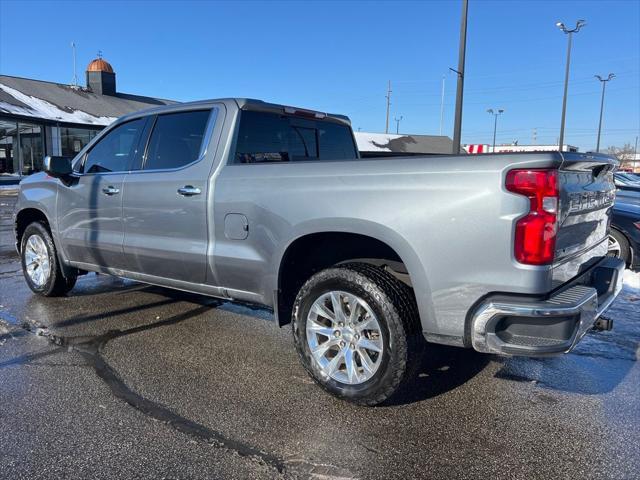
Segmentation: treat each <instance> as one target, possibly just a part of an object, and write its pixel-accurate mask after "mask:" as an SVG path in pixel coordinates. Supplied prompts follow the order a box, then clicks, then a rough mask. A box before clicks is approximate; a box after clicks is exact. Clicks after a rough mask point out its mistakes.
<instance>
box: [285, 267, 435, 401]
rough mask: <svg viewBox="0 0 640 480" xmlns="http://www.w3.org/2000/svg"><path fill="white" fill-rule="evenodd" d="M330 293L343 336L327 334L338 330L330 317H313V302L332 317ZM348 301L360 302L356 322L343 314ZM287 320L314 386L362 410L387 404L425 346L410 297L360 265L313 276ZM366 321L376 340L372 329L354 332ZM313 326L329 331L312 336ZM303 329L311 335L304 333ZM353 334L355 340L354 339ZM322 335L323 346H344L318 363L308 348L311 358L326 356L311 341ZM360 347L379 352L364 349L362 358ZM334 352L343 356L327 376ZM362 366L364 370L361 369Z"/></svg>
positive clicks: (377, 271)
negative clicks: (341, 317) (339, 313)
mask: <svg viewBox="0 0 640 480" xmlns="http://www.w3.org/2000/svg"><path fill="white" fill-rule="evenodd" d="M330 292H333V294H336V293H337V298H339V299H340V305H344V306H343V307H341V308H342V309H343V310H342V312H343V313H344V314H345V316H344V319H345V320H346V321H347V322H348V324H345V325H348V327H345V329H342V330H341V332H343V333H340V332H338V333H336V331H335V330H333V329H334V328H336V329H337V330H340V327H339V323H338V322H337V321H334V320H336V319H335V318H334V319H333V320H332V319H331V318H330V317H331V315H326V316H322V315H318V314H317V313H316V312H318V311H321V309H319V308H318V307H317V305H318V303H317V302H320V303H322V302H325V303H324V304H323V305H328V306H329V307H327V308H329V310H330V311H329V312H328V313H333V315H334V317H335V315H336V314H335V308H334V306H335V305H336V304H334V303H332V302H333V300H334V299H335V298H336V297H334V296H332V293H330ZM354 297H355V298H357V299H358V302H360V301H362V303H358V305H356V306H355V308H354V310H353V311H355V312H356V313H357V314H358V317H357V319H356V320H354V318H356V317H354V315H352V314H350V313H349V312H351V311H352V310H351V308H350V305H351V304H350V303H348V301H349V300H353V298H354ZM354 304H355V302H354ZM312 308H313V311H312ZM324 311H326V310H324ZM292 317H293V318H292V326H293V338H294V343H295V346H296V350H297V352H298V356H299V357H300V361H301V363H302V365H303V367H304V368H305V370H307V372H308V373H309V375H310V376H311V377H312V378H313V379H314V380H315V382H316V383H318V384H319V385H320V386H321V387H322V388H323V389H324V390H326V391H327V392H329V393H331V394H332V395H334V396H336V397H338V398H341V399H344V400H347V401H350V402H352V403H356V404H359V405H368V406H374V405H378V404H381V403H383V402H387V401H389V400H391V399H392V398H393V397H394V396H396V395H399V394H400V393H401V392H402V391H403V390H404V388H405V387H406V386H407V385H409V384H410V383H411V381H412V380H413V378H414V376H415V374H416V372H417V369H418V367H419V365H420V361H421V358H422V351H423V347H424V344H425V340H424V338H423V337H422V333H421V329H420V320H419V315H418V308H417V305H416V302H415V298H414V296H413V292H412V291H411V289H410V288H409V287H408V286H407V285H405V284H404V283H402V282H400V281H399V280H397V279H396V278H395V277H393V276H392V275H390V274H389V273H387V272H386V271H384V270H383V269H381V268H379V267H375V266H372V265H368V264H364V263H348V264H343V265H337V266H335V267H331V268H328V269H326V270H322V271H320V272H318V273H316V274H315V275H313V276H312V277H311V278H310V279H309V280H307V282H306V283H305V284H304V285H303V286H302V288H301V289H300V291H299V292H298V295H297V297H296V300H295V303H294V307H293V314H292ZM347 317H349V318H347ZM371 318H374V320H376V321H377V326H379V332H380V335H377V334H376V332H377V331H378V330H375V329H374V330H366V329H365V330H358V329H357V328H358V327H357V326H361V327H362V326H364V325H365V324H366V325H372V322H371V320H370V319H371ZM322 322H324V323H322ZM319 323H322V325H328V326H329V327H328V328H325V329H322V330H323V331H324V330H329V331H327V332H324V333H316V332H319V331H320V330H313V329H316V328H317V327H318V325H319ZM351 326H356V327H353V328H351ZM307 327H309V328H310V329H312V330H311V331H308V328H307ZM358 331H360V333H361V335H357V334H355V333H354V332H358ZM332 332H333V333H332ZM329 334H331V335H329ZM372 334H373V336H372ZM325 335H326V338H327V340H326V342H329V341H330V340H331V341H338V340H340V339H341V338H344V339H345V341H341V342H340V343H339V344H338V345H334V346H332V347H330V348H329V351H328V353H326V354H325V355H327V356H326V357H321V359H320V360H318V359H317V358H316V357H314V354H313V353H312V347H311V344H313V345H315V347H314V349H315V351H316V355H318V353H317V352H318V351H323V350H327V349H326V348H325V345H328V343H327V344H325V343H315V341H314V337H315V338H321V339H322V338H325V337H324V336H325ZM358 337H360V338H359V339H358ZM380 337H381V338H380ZM356 339H357V340H356ZM363 341H364V342H366V344H367V345H370V344H371V342H373V343H374V345H375V346H376V348H379V346H380V345H382V349H381V350H382V351H381V352H376V351H375V350H368V349H367V348H368V347H364V348H365V350H366V351H364V352H363V350H362V348H361V344H362V343H361V342H363ZM347 342H349V343H348V344H347ZM342 344H345V345H342ZM348 347H349V348H348ZM350 348H351V349H350ZM340 352H346V353H343V354H342V355H343V358H342V359H341V360H339V361H340V362H342V364H341V365H340V367H339V368H340V369H339V370H335V371H333V373H328V372H331V371H332V368H331V365H332V363H334V361H335V360H336V359H337V357H338V356H339V355H340ZM349 352H351V353H349ZM353 352H357V353H353ZM361 352H363V353H361ZM349 356H350V359H351V362H352V363H351V364H352V365H353V367H352V369H351V372H353V375H351V373H350V370H349V368H348V367H347V358H348V357H349ZM364 357H367V359H368V361H365V358H364ZM320 362H325V364H326V365H325V366H324V367H323V366H322V365H321V363H320ZM365 365H366V366H368V368H367V369H365ZM370 365H373V367H374V368H371V367H370ZM333 368H336V367H335V366H334V367H333ZM372 370H373V372H372ZM367 376H369V377H367ZM336 377H338V378H336ZM350 381H351V382H350Z"/></svg>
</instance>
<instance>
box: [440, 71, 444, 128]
mask: <svg viewBox="0 0 640 480" xmlns="http://www.w3.org/2000/svg"><path fill="white" fill-rule="evenodd" d="M443 121H444V75H442V95H441V96H440V136H442V122H443Z"/></svg>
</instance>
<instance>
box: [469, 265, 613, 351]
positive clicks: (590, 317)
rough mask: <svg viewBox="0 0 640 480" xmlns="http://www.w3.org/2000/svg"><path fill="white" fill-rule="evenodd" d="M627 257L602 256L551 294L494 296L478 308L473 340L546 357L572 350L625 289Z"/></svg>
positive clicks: (478, 345) (482, 347)
mask: <svg viewBox="0 0 640 480" xmlns="http://www.w3.org/2000/svg"><path fill="white" fill-rule="evenodd" d="M623 272H624V262H623V261H622V260H620V259H617V258H611V257H607V258H604V259H602V260H601V261H600V262H598V264H596V265H595V266H594V267H593V268H591V269H589V270H588V271H587V272H585V273H583V274H582V275H581V276H579V277H578V278H577V279H575V280H573V281H571V282H569V283H568V284H566V285H564V286H563V287H561V288H560V289H559V290H558V291H556V292H554V293H553V294H552V295H551V296H550V297H549V298H548V299H546V300H539V299H534V298H527V297H514V296H506V295H495V296H492V297H490V298H488V299H486V300H485V301H484V302H483V303H482V304H481V305H480V306H479V307H478V308H477V309H476V310H475V313H474V314H473V317H472V320H471V321H472V323H471V343H472V345H473V348H474V349H475V350H477V351H479V352H486V353H497V354H503V355H527V356H545V355H556V354H560V353H566V352H568V351H570V350H571V349H572V348H573V347H574V346H575V345H576V344H577V343H578V342H579V341H580V339H581V338H582V337H583V336H584V334H585V333H586V332H587V331H588V330H589V329H591V328H592V327H593V325H594V323H595V322H596V320H597V319H598V317H600V315H601V314H602V313H603V312H604V311H605V310H606V309H607V308H608V307H609V305H611V303H612V302H613V301H614V300H615V298H616V297H617V295H618V294H619V293H620V290H622V277H623Z"/></svg>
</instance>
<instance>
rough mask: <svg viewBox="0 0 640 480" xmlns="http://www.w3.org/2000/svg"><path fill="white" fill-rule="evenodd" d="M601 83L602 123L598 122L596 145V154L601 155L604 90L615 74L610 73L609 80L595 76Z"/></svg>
mask: <svg viewBox="0 0 640 480" xmlns="http://www.w3.org/2000/svg"><path fill="white" fill-rule="evenodd" d="M594 77H596V78H597V79H598V80H600V83H602V97H601V98H600V121H599V122H598V141H597V143H596V152H598V153H600V132H602V112H603V110H604V89H605V87H606V86H607V82H609V81H611V80H612V79H613V78H614V77H615V74H614V73H610V74H609V76H608V77H607V78H602V77H601V76H600V75H594Z"/></svg>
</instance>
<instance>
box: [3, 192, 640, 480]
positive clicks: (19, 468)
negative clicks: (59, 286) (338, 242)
mask: <svg viewBox="0 0 640 480" xmlns="http://www.w3.org/2000/svg"><path fill="white" fill-rule="evenodd" d="M14 198H15V197H12V196H8V195H6V191H5V192H4V193H3V191H2V190H0V477H2V478H24V479H27V478H28V479H35V478H47V479H50V478H127V479H129V478H280V477H282V478H309V477H311V478H326V479H329V478H401V479H409V478H453V477H456V478H480V477H483V478H625V479H626V478H640V398H639V396H640V368H639V367H638V362H637V358H638V353H639V351H640V349H639V344H640V274H635V275H634V274H631V273H630V272H627V274H626V276H625V288H624V291H623V293H622V294H621V297H620V298H619V299H618V300H616V302H615V303H614V305H613V306H612V308H611V310H609V312H608V313H607V316H608V317H609V318H614V319H615V326H614V330H613V331H612V332H606V333H590V334H588V336H587V337H586V338H585V339H584V340H583V342H582V343H581V344H580V345H579V347H578V348H577V350H575V351H574V352H573V353H571V354H569V355H565V356H563V357H559V358H552V359H524V358H499V357H494V356H487V355H481V354H477V353H474V352H472V351H467V350H462V349H456V348H445V347H439V346H431V347H430V350H429V352H428V354H427V356H426V358H425V361H424V362H423V365H422V367H421V370H420V372H421V373H420V376H419V378H418V380H417V382H416V384H415V388H414V389H413V391H412V393H411V394H409V395H408V396H406V397H404V398H401V399H399V401H398V402H397V404H396V405H392V406H385V407H378V408H363V407H356V406H353V405H350V404H348V403H345V402H342V401H339V400H336V399H334V398H332V397H330V396H328V395H327V394H325V393H323V392H322V391H321V390H320V389H319V388H318V387H316V386H315V385H314V384H313V383H312V382H311V380H310V379H309V378H308V377H307V375H306V374H305V372H304V371H303V369H302V368H301V367H300V366H299V363H298V359H297V357H296V354H295V351H294V348H293V343H292V340H291V336H290V330H289V328H288V327H287V328H283V329H278V328H277V327H276V326H274V324H273V322H272V318H271V315H270V313H269V312H267V311H265V310H256V309H251V308H248V307H246V306H240V305H234V304H231V303H228V302H225V303H222V302H219V301H217V300H215V299H211V298H207V297H202V296H196V295H188V294H184V293H179V292H174V291H171V290H167V289H161V288H156V287H149V286H145V285H142V284H139V283H135V282H131V281H127V280H121V279H117V278H111V277H107V276H102V275H101V276H96V275H93V274H91V275H87V276H85V277H81V278H80V279H79V281H78V284H77V286H76V288H74V289H73V290H72V291H71V292H70V294H69V296H68V297H65V298H58V299H46V298H41V297H38V296H35V295H33V294H32V293H31V292H30V290H29V289H28V288H27V286H26V284H25V282H24V280H23V277H22V273H21V271H20V264H19V261H18V257H17V255H16V253H15V251H14V249H13V237H12V235H13V234H12V225H11V211H12V207H13V202H14Z"/></svg>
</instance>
